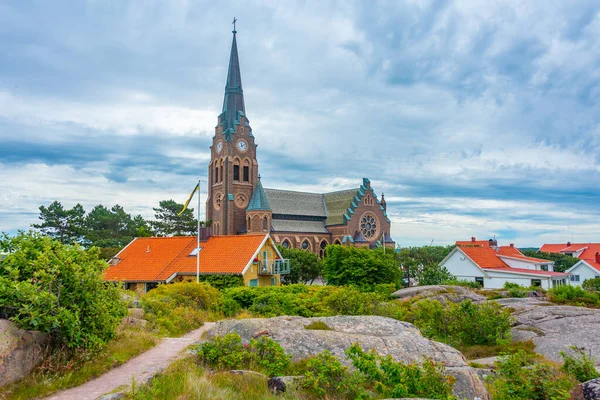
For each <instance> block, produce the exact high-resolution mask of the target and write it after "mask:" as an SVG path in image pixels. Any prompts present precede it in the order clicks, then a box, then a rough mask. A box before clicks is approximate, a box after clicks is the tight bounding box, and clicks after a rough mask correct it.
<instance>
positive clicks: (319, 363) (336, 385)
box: [301, 350, 370, 399]
mask: <svg viewBox="0 0 600 400" xmlns="http://www.w3.org/2000/svg"><path fill="white" fill-rule="evenodd" d="M305 368H306V369H305V371H304V373H303V375H304V379H303V380H302V382H301V387H302V388H303V389H305V390H306V391H307V392H309V393H310V394H313V395H315V396H317V397H320V398H322V397H325V398H329V396H331V397H334V398H340V397H341V398H348V399H367V398H369V397H370V396H368V395H367V394H366V393H365V391H364V389H362V387H361V386H362V385H363V384H364V381H363V379H362V377H361V376H359V375H358V374H356V373H354V374H351V373H349V371H348V368H347V367H345V366H343V365H342V363H340V360H339V359H338V358H337V357H336V356H334V355H333V354H331V353H330V352H329V351H327V350H326V351H324V352H322V353H319V354H317V355H316V356H314V357H311V358H310V359H308V361H307V362H306V364H305Z"/></svg>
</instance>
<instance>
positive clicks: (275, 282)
mask: <svg viewBox="0 0 600 400" xmlns="http://www.w3.org/2000/svg"><path fill="white" fill-rule="evenodd" d="M276 284H277V281H275V278H271V286H275V285H276Z"/></svg>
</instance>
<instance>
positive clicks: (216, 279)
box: [200, 274, 244, 290]
mask: <svg viewBox="0 0 600 400" xmlns="http://www.w3.org/2000/svg"><path fill="white" fill-rule="evenodd" d="M200 282H205V283H208V284H209V285H210V286H212V287H214V288H215V289H218V290H225V289H228V288H232V287H240V286H244V278H243V277H242V275H216V274H210V275H209V274H207V275H200Z"/></svg>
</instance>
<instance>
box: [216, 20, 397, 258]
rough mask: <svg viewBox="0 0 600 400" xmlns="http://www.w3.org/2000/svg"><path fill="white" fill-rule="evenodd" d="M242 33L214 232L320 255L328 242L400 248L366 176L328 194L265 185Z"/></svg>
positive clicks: (222, 122)
mask: <svg viewBox="0 0 600 400" xmlns="http://www.w3.org/2000/svg"><path fill="white" fill-rule="evenodd" d="M236 34H237V31H236V30H235V27H234V30H233V42H232V44H231V54H230V57H229V70H228V72H227V82H226V84H225V98H224V100H223V111H222V112H221V114H220V115H219V117H218V124H217V126H216V128H215V135H214V137H213V143H212V146H211V147H210V150H211V158H210V163H209V164H208V199H207V202H206V218H207V220H209V221H212V234H213V235H244V234H258V233H260V234H262V233H268V234H270V236H271V237H272V238H273V240H274V241H275V243H277V244H279V245H281V246H283V247H288V248H289V247H294V248H298V249H303V250H307V251H311V252H314V253H316V254H318V255H319V256H321V257H323V256H324V255H325V247H326V246H327V245H328V244H339V245H348V246H356V247H370V248H374V247H378V246H385V247H392V248H394V247H395V243H394V241H393V240H392V238H391V237H390V228H391V221H390V219H389V218H388V216H387V213H386V203H385V198H384V195H383V194H382V195H381V199H379V198H378V197H377V195H376V194H375V191H374V190H373V188H372V187H371V182H370V181H369V180H368V179H367V178H363V180H362V183H361V184H360V185H359V186H357V187H354V188H350V189H347V190H341V191H336V192H329V193H308V192H297V191H290V190H281V189H269V188H265V187H263V182H261V179H260V175H259V171H258V160H257V154H256V148H257V144H256V141H255V139H256V138H255V136H254V134H253V132H252V128H251V127H250V121H249V120H248V117H247V116H246V106H245V104H244V91H243V90H242V77H241V73H240V62H239V57H238V51H237V41H236Z"/></svg>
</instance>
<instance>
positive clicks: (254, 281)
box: [250, 279, 258, 286]
mask: <svg viewBox="0 0 600 400" xmlns="http://www.w3.org/2000/svg"><path fill="white" fill-rule="evenodd" d="M250 286H258V279H250Z"/></svg>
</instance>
